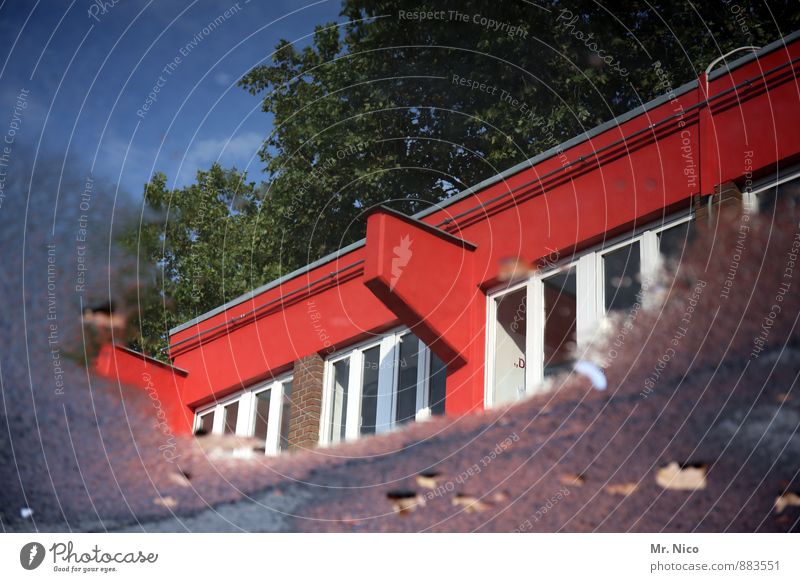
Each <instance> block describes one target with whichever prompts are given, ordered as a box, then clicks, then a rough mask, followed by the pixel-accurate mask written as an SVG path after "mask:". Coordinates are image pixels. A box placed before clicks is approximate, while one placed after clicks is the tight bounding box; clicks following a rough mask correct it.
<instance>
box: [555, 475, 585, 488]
mask: <svg viewBox="0 0 800 582" xmlns="http://www.w3.org/2000/svg"><path fill="white" fill-rule="evenodd" d="M558 480H559V481H561V484H562V485H575V486H577V487H580V486H581V485H583V484H584V483H585V482H586V479H585V478H584V476H583V475H575V474H574V473H564V474H563V475H561V476H560V477H559V478H558Z"/></svg>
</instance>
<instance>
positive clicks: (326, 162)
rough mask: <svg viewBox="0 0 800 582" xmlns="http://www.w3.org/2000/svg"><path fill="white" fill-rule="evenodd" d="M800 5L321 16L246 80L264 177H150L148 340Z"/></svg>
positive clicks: (783, 20) (352, 7)
mask: <svg viewBox="0 0 800 582" xmlns="http://www.w3.org/2000/svg"><path fill="white" fill-rule="evenodd" d="M421 10H434V11H438V14H437V15H436V18H430V19H428V18H426V19H420V18H419V16H418V14H419V12H420V11H421ZM798 13H800V11H798V10H797V7H796V2H794V1H790V0H781V1H779V2H773V3H770V4H769V6H767V5H766V4H753V5H750V4H747V5H745V4H744V3H742V4H735V3H726V2H713V3H701V4H700V5H697V4H691V3H674V2H671V1H668V0H664V1H658V0H654V1H650V2H643V1H624V0H623V1H621V2H615V3H614V4H613V5H609V6H603V5H601V4H598V3H596V2H590V1H583V0H581V1H577V2H571V3H562V2H557V1H554V0H543V1H541V2H536V3H533V2H525V1H521V0H520V1H503V2H485V1H481V2H478V1H475V0H460V1H458V2H455V1H440V2H436V3H430V8H424V7H421V5H420V4H419V2H418V0H400V1H398V0H344V2H343V8H342V16H343V17H344V19H343V21H344V24H341V25H337V24H335V23H327V24H321V25H319V26H317V27H316V29H315V34H314V36H313V41H312V42H311V43H310V44H309V45H308V46H296V45H293V44H291V43H289V42H288V41H281V42H280V43H279V44H278V46H277V47H276V50H275V52H274V53H273V55H272V58H271V62H269V63H268V64H264V65H261V66H258V67H255V68H254V69H253V70H251V71H250V72H249V73H248V74H247V75H246V76H245V77H244V78H243V79H242V80H241V81H240V85H241V86H242V87H243V88H244V89H246V90H247V91H249V92H251V93H253V94H254V95H258V96H260V97H261V98H262V100H263V103H262V108H263V110H264V111H265V112H267V113H269V114H271V115H272V116H273V126H274V129H273V131H272V132H271V133H270V134H269V135H268V136H265V141H264V145H263V148H262V149H261V152H260V155H261V159H262V161H263V164H264V169H265V171H266V173H267V175H268V176H269V183H268V184H265V185H263V186H262V187H260V188H256V186H255V185H254V184H245V181H244V177H243V176H240V175H239V174H238V173H236V172H235V171H232V172H224V171H223V170H221V169H220V168H219V167H216V166H215V167H214V168H212V169H211V170H210V171H209V172H201V173H199V174H198V181H197V184H195V185H192V186H190V187H187V188H183V189H180V190H176V191H167V189H166V187H165V178H164V176H161V175H157V176H155V177H154V178H153V180H152V181H151V183H150V184H148V185H147V188H146V196H147V204H148V205H149V206H150V207H152V208H153V209H155V210H157V211H159V212H161V213H162V217H161V218H162V220H161V221H155V222H150V223H148V224H147V225H145V226H144V227H143V229H142V232H141V233H140V235H141V240H142V241H144V242H143V244H142V248H144V249H146V252H145V253H144V256H145V257H146V258H147V259H148V260H149V261H150V262H151V264H155V265H157V266H158V269H157V273H158V276H157V279H156V281H155V283H156V284H155V289H156V290H157V293H158V296H157V299H156V300H152V297H153V296H152V295H151V299H150V302H149V303H147V302H145V303H146V307H145V309H144V311H143V312H142V315H141V321H142V322H143V323H142V339H141V343H142V345H145V346H147V347H155V346H163V345H164V339H165V332H166V329H167V328H168V327H169V326H170V325H172V324H174V323H178V322H182V321H185V320H187V319H190V318H192V317H194V316H196V315H198V314H200V313H203V312H205V311H207V310H209V309H212V308H214V307H216V306H218V305H219V304H221V303H222V302H224V301H225V300H228V299H230V298H232V297H234V296H236V295H238V294H240V293H242V292H245V291H247V290H249V289H251V288H253V287H256V286H258V285H260V284H263V283H265V282H266V281H268V280H269V279H271V278H273V277H274V276H276V275H279V274H281V273H285V272H287V271H289V270H292V269H295V268H297V267H300V266H302V265H304V264H306V263H308V262H310V261H312V260H314V259H316V258H318V257H320V256H322V255H324V254H326V253H328V252H331V251H333V250H335V249H337V248H340V247H341V246H343V245H345V244H347V243H350V242H353V241H355V240H358V239H359V238H360V237H362V236H363V234H364V227H365V221H364V212H365V211H366V210H368V209H369V208H371V207H373V206H375V205H377V204H387V205H389V206H392V207H394V208H396V209H398V210H401V211H403V212H408V213H412V212H415V211H417V210H420V209H423V208H426V207H428V206H429V205H431V204H436V203H437V202H440V201H442V200H444V199H446V198H447V197H448V196H450V195H452V194H453V193H454V192H456V191H458V190H460V189H462V188H464V187H466V186H469V185H472V184H475V183H477V182H479V181H480V180H482V179H484V178H487V177H489V176H492V175H494V174H496V173H498V172H500V171H502V170H504V169H506V168H508V167H510V166H512V165H514V164H516V163H518V162H522V161H524V160H526V159H528V158H530V157H532V156H534V155H536V154H538V153H540V152H542V151H544V150H547V149H549V148H551V147H553V146H555V145H557V144H558V143H560V142H562V141H564V140H566V139H569V138H571V137H573V136H575V135H578V134H580V133H582V132H583V131H586V130H588V129H591V128H592V127H594V126H595V125H597V124H599V123H601V122H603V121H605V120H608V119H611V118H613V117H614V116H616V115H618V114H620V113H623V112H625V111H627V110H629V109H631V108H633V107H636V106H638V105H640V104H642V103H644V102H646V101H647V100H649V99H651V98H653V97H655V96H656V95H658V94H660V93H664V92H666V91H668V90H669V88H670V87H678V86H679V85H681V84H682V83H684V82H686V81H689V80H691V79H694V78H696V77H697V75H698V74H699V73H700V72H701V71H702V70H703V69H704V68H705V67H706V65H707V64H708V63H709V62H710V61H711V60H713V59H714V58H716V57H718V56H720V55H721V54H724V53H726V52H727V51H729V50H730V49H732V48H735V47H738V46H742V45H764V44H767V43H769V42H771V41H773V40H775V39H777V38H780V37H781V36H784V35H785V34H787V33H788V32H791V31H792V30H794V28H796V27H797V26H798V22H800V16H799V15H798ZM512 27H513V28H512ZM737 56H738V55H737ZM656 62H658V63H660V65H661V69H660V70H657V68H656V67H655V66H654V64H655V63H656ZM664 72H666V79H665V76H664ZM462 79H463V81H462ZM481 84H483V85H481ZM165 305H166V307H167V309H165V308H164V306H165Z"/></svg>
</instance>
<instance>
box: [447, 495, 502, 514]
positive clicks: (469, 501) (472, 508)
mask: <svg viewBox="0 0 800 582" xmlns="http://www.w3.org/2000/svg"><path fill="white" fill-rule="evenodd" d="M453 505H455V506H461V507H463V508H464V512H465V513H478V512H481V511H486V510H487V509H490V508H491V507H492V506H491V505H489V504H488V503H486V502H485V501H481V500H480V499H478V498H477V497H473V496H472V495H462V494H459V495H456V496H455V497H454V498H453Z"/></svg>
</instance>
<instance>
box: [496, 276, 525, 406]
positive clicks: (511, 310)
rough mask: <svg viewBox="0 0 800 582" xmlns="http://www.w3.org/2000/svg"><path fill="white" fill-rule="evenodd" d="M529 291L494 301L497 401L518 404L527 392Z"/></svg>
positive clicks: (513, 293) (509, 294) (498, 402)
mask: <svg viewBox="0 0 800 582" xmlns="http://www.w3.org/2000/svg"><path fill="white" fill-rule="evenodd" d="M527 301H528V299H527V289H526V288H525V287H523V288H522V289H519V290H517V291H512V292H510V293H506V294H505V295H501V296H500V297H497V298H496V299H494V311H495V314H496V315H495V321H496V330H495V338H494V374H493V376H494V386H495V402H496V403H497V404H502V403H504V402H514V401H515V400H518V399H519V398H520V397H521V396H522V395H523V394H524V393H525V338H526V334H527V317H526V312H527Z"/></svg>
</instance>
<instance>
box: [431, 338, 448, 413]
mask: <svg viewBox="0 0 800 582" xmlns="http://www.w3.org/2000/svg"><path fill="white" fill-rule="evenodd" d="M446 384H447V367H446V366H445V365H444V362H443V361H442V360H440V359H439V358H438V357H437V356H436V354H434V353H433V352H431V375H430V378H429V379H428V387H429V398H430V400H429V402H428V406H429V407H430V409H431V414H444V403H445V397H446V393H447V392H446Z"/></svg>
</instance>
